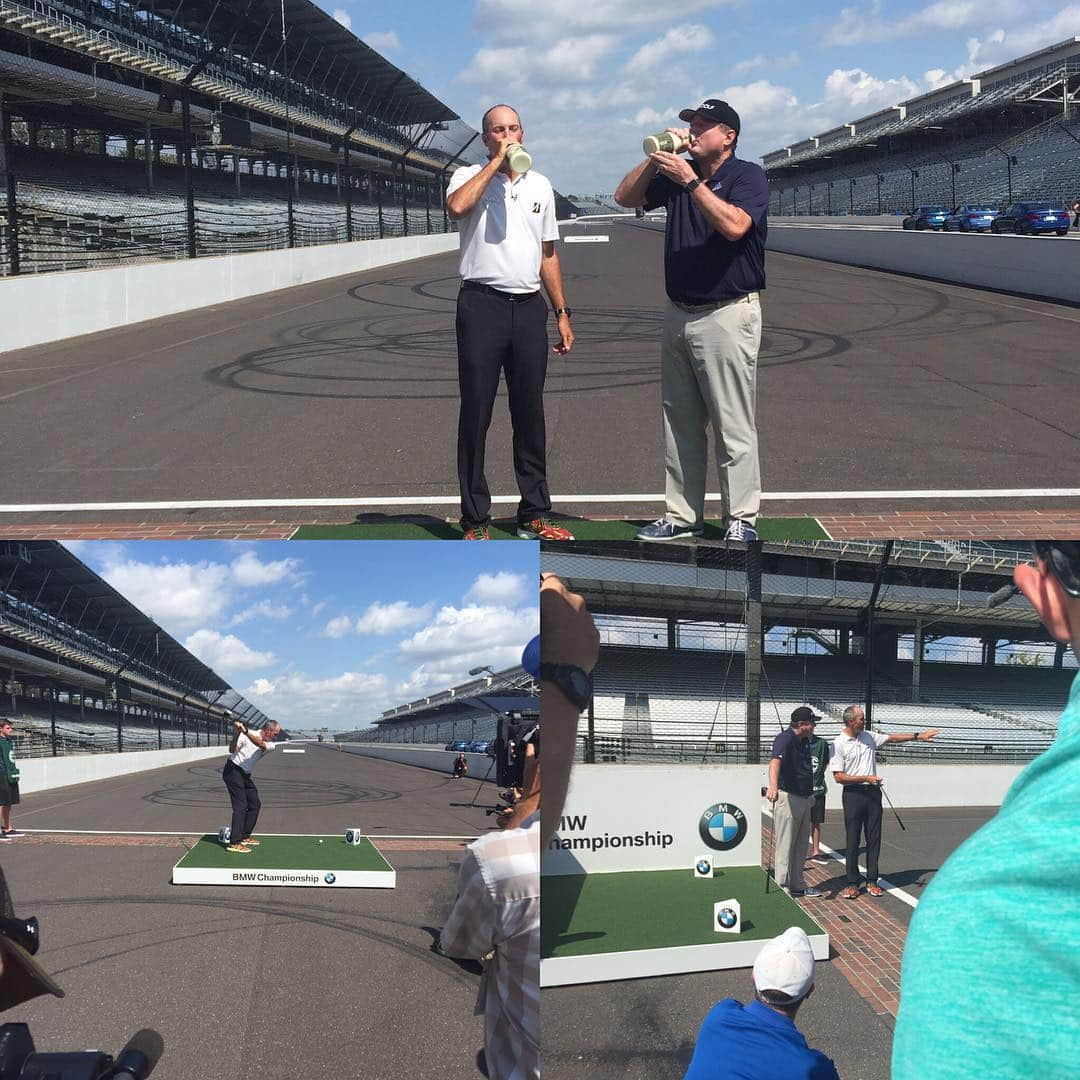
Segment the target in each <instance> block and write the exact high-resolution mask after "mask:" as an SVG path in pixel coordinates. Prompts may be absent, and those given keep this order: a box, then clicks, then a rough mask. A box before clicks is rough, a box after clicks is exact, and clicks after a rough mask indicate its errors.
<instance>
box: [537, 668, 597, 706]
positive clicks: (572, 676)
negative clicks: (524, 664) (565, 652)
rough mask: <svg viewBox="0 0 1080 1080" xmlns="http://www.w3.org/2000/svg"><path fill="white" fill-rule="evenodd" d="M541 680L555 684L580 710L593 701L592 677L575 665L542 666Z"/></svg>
mask: <svg viewBox="0 0 1080 1080" xmlns="http://www.w3.org/2000/svg"><path fill="white" fill-rule="evenodd" d="M540 679H541V681H546V682H553V683H554V684H555V685H556V686H557V687H558V688H559V689H560V690H561V691H562V692H563V693H564V694H565V695H566V698H567V700H568V701H570V702H572V703H573V704H574V705H576V706H577V707H578V708H579V709H584V708H586V707H587V706H588V704H589V701H590V700H591V699H592V690H593V685H592V676H591V675H589V674H587V673H586V672H584V671H583V670H582V669H581V668H579V667H575V666H574V665H573V664H541V665H540Z"/></svg>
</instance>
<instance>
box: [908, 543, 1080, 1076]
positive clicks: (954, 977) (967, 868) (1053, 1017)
mask: <svg viewBox="0 0 1080 1080" xmlns="http://www.w3.org/2000/svg"><path fill="white" fill-rule="evenodd" d="M1035 553H1036V556H1037V558H1036V563H1035V565H1034V566H1030V565H1023V566H1017V567H1016V569H1015V570H1014V571H1013V581H1014V582H1015V583H1016V585H1017V587H1018V588H1019V589H1020V591H1021V592H1022V593H1023V594H1024V596H1026V597H1027V598H1028V600H1029V601H1030V602H1031V606H1032V607H1033V608H1035V610H1036V611H1037V612H1038V614H1039V618H1040V619H1042V622H1043V625H1044V626H1045V627H1046V629H1047V630H1048V631H1049V632H1050V635H1051V636H1052V637H1053V638H1054V639H1055V640H1057V641H1060V642H1064V643H1069V644H1071V645H1072V649H1073V653H1074V654H1075V655H1078V656H1080V543H1078V542H1077V541H1072V540H1049V541H1041V542H1038V543H1036V544H1035ZM1078 897H1080V675H1078V676H1077V677H1076V678H1075V679H1074V680H1073V684H1072V688H1071V690H1070V692H1069V700H1068V703H1067V704H1066V706H1065V711H1064V712H1063V713H1062V715H1061V720H1060V721H1059V723H1058V731H1057V737H1056V738H1055V739H1054V742H1053V744H1052V745H1051V746H1050V748H1049V749H1048V750H1046V751H1045V752H1044V753H1042V754H1041V755H1040V756H1039V757H1038V758H1036V759H1035V761H1033V762H1032V763H1031V764H1030V765H1028V766H1027V768H1026V769H1024V771H1023V772H1022V773H1021V774H1020V775H1019V776H1018V777H1017V778H1016V780H1015V781H1014V782H1013V785H1012V787H1011V788H1010V789H1009V791H1008V794H1007V795H1006V796H1005V800H1004V801H1003V802H1002V804H1001V809H1000V810H999V811H998V813H997V815H996V816H995V817H994V818H992V819H991V820H990V821H989V822H987V823H986V824H985V825H984V826H983V827H982V828H981V829H980V830H979V831H978V832H977V833H975V835H974V836H972V837H970V838H969V839H968V840H967V841H966V842H965V843H964V844H963V845H961V846H960V847H959V848H958V849H957V850H956V851H954V852H953V854H952V855H950V856H949V858H948V859H946V860H945V863H944V865H943V866H942V867H941V869H940V870H939V871H938V872H937V874H935V875H934V879H933V881H931V882H930V884H929V885H928V886H927V888H926V892H925V893H924V894H923V896H922V898H921V899H920V900H919V906H918V907H917V908H916V909H915V914H914V915H913V916H912V918H911V927H910V929H909V931H908V937H907V945H906V947H905V949H904V959H903V967H902V971H901V978H900V1011H899V1013H898V1015H897V1018H896V1033H895V1036H894V1039H893V1053H892V1076H893V1080H934V1078H937V1077H940V1078H942V1080H944V1078H946V1077H947V1078H949V1080H953V1078H960V1077H979V1078H983V1077H994V1078H995V1080H1011V1078H1015V1080H1021V1078H1022V1080H1027V1078H1029V1077H1038V1078H1039V1080H1052V1078H1060V1080H1064V1078H1065V1077H1075V1076H1076V1075H1077V1047H1078V1046H1080V1020H1078V1019H1077V1016H1078V1014H1077V1011H1076V1009H1077V1001H1078V1000H1080V961H1078V959H1077V957H1078V953H1077V942H1078V941H1080V902H1078V900H1077V898H1078Z"/></svg>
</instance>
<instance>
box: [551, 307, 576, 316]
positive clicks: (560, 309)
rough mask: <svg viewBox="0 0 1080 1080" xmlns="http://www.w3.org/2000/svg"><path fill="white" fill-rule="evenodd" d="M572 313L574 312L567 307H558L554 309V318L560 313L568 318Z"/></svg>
mask: <svg viewBox="0 0 1080 1080" xmlns="http://www.w3.org/2000/svg"><path fill="white" fill-rule="evenodd" d="M573 314H574V313H573V312H572V311H571V310H570V309H569V308H568V307H558V308H556V309H555V317H556V318H558V317H559V316H560V315H565V316H566V317H567V318H568V319H569V318H571V316H573Z"/></svg>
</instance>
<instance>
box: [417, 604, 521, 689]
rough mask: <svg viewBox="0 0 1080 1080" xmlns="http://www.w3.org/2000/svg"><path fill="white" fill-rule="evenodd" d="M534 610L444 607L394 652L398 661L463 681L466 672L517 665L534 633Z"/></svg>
mask: <svg viewBox="0 0 1080 1080" xmlns="http://www.w3.org/2000/svg"><path fill="white" fill-rule="evenodd" d="M539 625H540V614H539V609H537V608H535V607H529V608H520V609H518V610H510V609H509V608H502V607H493V606H490V605H478V604H477V605H470V606H468V607H464V608H455V607H444V608H442V609H441V610H440V611H439V613H438V614H437V615H436V616H435V619H434V621H433V622H431V623H430V624H429V625H428V626H425V627H424V629H423V630H418V631H417V632H416V633H415V634H414V635H413V636H412V637H411V638H408V639H406V640H405V641H403V642H402V643H401V644H400V645H399V646H398V651H399V653H400V654H401V656H402V657H403V658H405V659H407V660H413V661H416V662H418V663H419V664H421V665H427V666H428V667H429V668H431V667H433V666H436V665H437V667H438V668H439V670H441V671H443V672H453V673H455V674H454V678H464V677H465V675H466V674H467V672H468V669H469V668H471V667H478V666H479V665H480V664H488V665H490V666H491V667H493V668H494V669H495V670H496V671H498V670H500V669H501V668H507V667H512V666H513V665H514V664H519V663H521V651H522V649H524V647H525V646H526V644H528V642H529V641H530V639H532V638H533V637H534V636H535V635H536V634H537V632H538V631H539Z"/></svg>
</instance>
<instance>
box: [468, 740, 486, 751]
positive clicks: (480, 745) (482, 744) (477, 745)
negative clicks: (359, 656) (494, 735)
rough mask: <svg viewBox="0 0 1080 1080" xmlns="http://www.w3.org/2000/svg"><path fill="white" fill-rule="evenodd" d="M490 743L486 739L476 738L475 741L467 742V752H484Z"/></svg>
mask: <svg viewBox="0 0 1080 1080" xmlns="http://www.w3.org/2000/svg"><path fill="white" fill-rule="evenodd" d="M490 745H491V742H490V740H488V739H477V740H476V741H475V742H471V743H469V753H470V754H486V753H487V752H488V747H489V746H490Z"/></svg>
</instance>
